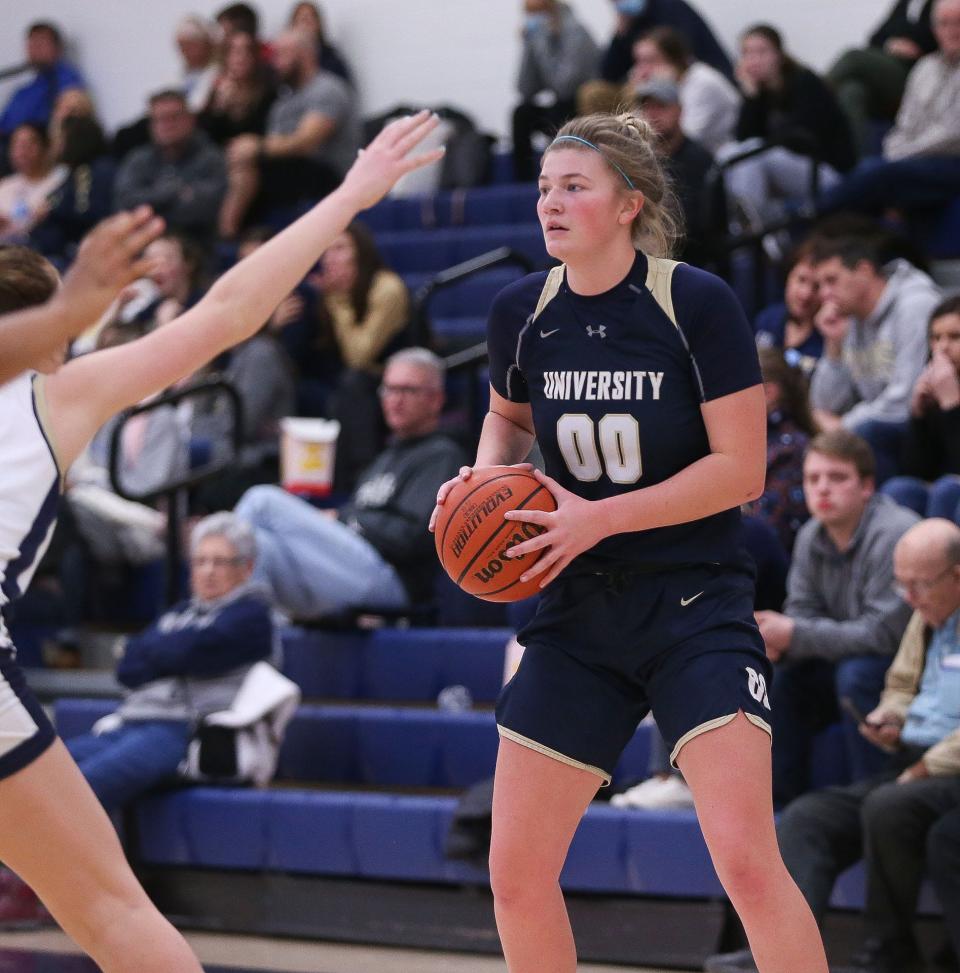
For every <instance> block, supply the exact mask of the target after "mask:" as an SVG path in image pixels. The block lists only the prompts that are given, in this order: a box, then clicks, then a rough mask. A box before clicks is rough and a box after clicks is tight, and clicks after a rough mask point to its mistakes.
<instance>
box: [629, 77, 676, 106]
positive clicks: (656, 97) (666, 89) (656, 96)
mask: <svg viewBox="0 0 960 973" xmlns="http://www.w3.org/2000/svg"><path fill="white" fill-rule="evenodd" d="M633 94H634V97H635V98H636V99H637V101H645V100H646V99H647V98H651V99H653V101H658V102H660V104H661V105H677V104H679V103H680V89H679V88H678V87H677V83H676V81H671V80H670V78H650V80H649V81H644V82H642V83H641V84H638V85H637V86H636V88H634V89H633Z"/></svg>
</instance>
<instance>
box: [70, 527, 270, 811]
mask: <svg viewBox="0 0 960 973" xmlns="http://www.w3.org/2000/svg"><path fill="white" fill-rule="evenodd" d="M255 557H256V542H255V540H254V536H253V531H252V530H251V529H250V528H249V527H247V525H246V524H244V523H243V522H242V521H241V520H238V519H237V518H236V517H234V515H233V514H230V513H218V514H213V515H212V516H210V517H206V518H205V519H204V520H201V521H200V522H199V523H198V524H197V526H196V527H195V528H194V531H193V534H192V536H191V539H190V586H191V589H192V591H193V594H192V596H191V597H190V598H188V599H187V600H185V601H181V602H179V603H178V604H176V605H174V606H173V607H172V608H171V609H170V610H169V611H167V612H165V613H164V614H163V615H161V616H160V618H158V619H157V621H155V622H154V623H153V624H152V625H150V627H149V628H147V629H146V630H145V631H143V632H141V633H140V634H139V635H134V636H131V637H130V638H129V639H127V642H126V646H125V647H124V652H123V655H122V656H121V657H120V661H119V662H118V664H117V680H118V681H119V682H120V683H121V684H122V685H123V686H125V687H126V688H127V690H128V694H127V696H126V698H125V699H124V701H123V703H122V704H121V706H120V708H119V710H117V714H116V715H117V716H118V717H119V720H120V722H119V725H118V726H117V727H116V728H115V729H111V730H108V731H107V732H103V733H96V732H93V733H87V734H83V735H82V736H77V737H73V738H71V739H70V740H67V741H66V744H67V749H68V750H69V751H70V754H71V756H72V757H73V759H74V760H76V762H77V764H78V766H79V767H80V771H81V773H82V774H83V776H84V777H85V778H86V779H87V783H88V784H89V785H90V786H91V788H93V792H94V794H96V795H97V797H98V798H99V799H100V802H101V803H102V804H103V806H104V807H105V808H106V809H107V810H108V811H114V810H117V809H118V808H121V807H123V806H124V805H125V804H127V803H128V802H130V801H132V800H133V799H134V798H136V797H138V796H139V795H140V794H142V793H144V792H145V791H147V790H150V789H151V788H152V787H155V786H156V785H157V784H160V783H162V782H164V781H166V780H170V779H173V778H175V777H176V773H177V768H178V767H179V766H180V763H181V762H182V761H183V759H184V757H185V756H186V754H187V744H188V743H189V742H190V736H191V733H192V732H193V730H194V729H195V728H196V726H197V724H198V723H199V721H200V720H202V719H203V717H205V716H207V715H209V714H210V713H215V712H217V711H218V710H223V709H229V707H230V704H231V703H232V702H233V699H234V697H235V696H236V695H237V692H238V691H239V689H240V686H241V684H242V683H243V679H244V676H245V675H246V673H247V671H248V670H249V668H250V666H252V665H253V664H254V663H255V662H259V661H261V660H264V661H271V660H274V661H278V658H277V657H278V653H279V642H278V639H277V634H276V631H275V629H274V624H273V616H272V609H271V605H270V596H269V592H268V591H267V590H266V589H265V588H264V587H262V586H261V585H259V584H257V583H256V582H253V581H251V574H252V572H253V565H254V560H255Z"/></svg>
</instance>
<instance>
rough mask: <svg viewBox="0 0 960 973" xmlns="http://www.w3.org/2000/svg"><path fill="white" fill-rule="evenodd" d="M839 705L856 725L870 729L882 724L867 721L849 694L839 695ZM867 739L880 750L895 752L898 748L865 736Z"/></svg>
mask: <svg viewBox="0 0 960 973" xmlns="http://www.w3.org/2000/svg"><path fill="white" fill-rule="evenodd" d="M840 706H841V708H842V709H843V710H844V712H845V713H847V714H848V715H849V716H851V717H852V718H853V720H854V722H856V724H857V726H868V727H870V729H871V730H879V729H880V727H881V726H883V725H884V724H882V723H880V724H877V723H869V722H868V721H867V718H866V716H864V715H863V713H862V712H861V711H860V708H859V707H858V706H857V704H856V703H855V702H854V701H853V700H852V699H851V698H850V697H849V696H841V697H840ZM867 739H868V740H870V742H871V743H872V744H873V745H874V746H875V747H879V748H880V749H881V750H883V751H884V752H886V753H896V752H897V750H898V749H899V748H898V747H895V746H891V745H890V744H888V743H880V742H879V740H877V739H871V738H870V737H867Z"/></svg>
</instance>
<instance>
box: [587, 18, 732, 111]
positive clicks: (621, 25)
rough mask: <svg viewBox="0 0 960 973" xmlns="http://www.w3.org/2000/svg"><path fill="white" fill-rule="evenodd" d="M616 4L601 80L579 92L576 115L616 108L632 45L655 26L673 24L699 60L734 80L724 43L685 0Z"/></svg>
mask: <svg viewBox="0 0 960 973" xmlns="http://www.w3.org/2000/svg"><path fill="white" fill-rule="evenodd" d="M613 5H614V7H615V8H616V11H617V25H616V29H615V31H614V34H613V37H612V38H611V39H610V43H609V45H608V46H607V49H606V51H604V52H603V56H602V59H601V61H600V79H599V80H597V81H589V82H587V84H585V85H583V86H582V87H581V89H580V91H579V92H578V93H577V114H579V115H588V114H591V113H593V112H612V111H615V110H616V108H617V106H618V105H619V104H620V102H621V100H622V94H621V92H622V90H623V85H624V84H625V83H626V81H627V76H628V74H629V73H630V67H631V64H632V62H633V58H632V49H633V44H634V42H635V41H636V40H637V38H639V37H641V36H642V35H643V34H646V33H647V32H648V31H651V30H653V28H654V27H672V28H673V29H674V30H675V31H676V32H677V33H678V34H680V35H681V36H682V37H683V38H684V39H685V40H686V41H687V43H688V44H689V45H690V49H691V50H692V51H693V54H694V56H695V57H696V59H697V60H698V61H704V62H705V63H707V64H709V65H710V66H711V67H713V68H716V69H717V70H718V71H719V72H720V73H721V74H723V75H725V76H726V77H728V78H730V79H731V80H732V78H733V67H732V66H731V64H730V58H729V57H728V56H727V52H726V51H725V50H724V49H723V45H721V44H720V42H719V41H718V40H717V38H716V36H715V35H714V33H713V31H712V30H711V29H710V26H709V25H708V24H707V22H706V21H705V20H704V19H703V17H701V16H700V14H699V13H697V11H696V10H695V9H694V8H693V7H692V6H691V5H690V4H689V3H687V2H686V0H613Z"/></svg>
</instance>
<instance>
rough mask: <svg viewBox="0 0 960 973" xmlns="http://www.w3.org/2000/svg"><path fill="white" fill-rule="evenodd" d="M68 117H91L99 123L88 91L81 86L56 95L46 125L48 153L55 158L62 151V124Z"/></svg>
mask: <svg viewBox="0 0 960 973" xmlns="http://www.w3.org/2000/svg"><path fill="white" fill-rule="evenodd" d="M68 118H92V119H93V120H94V121H95V122H97V124H98V125H100V124H101V123H100V120H99V119H98V118H97V111H96V108H94V105H93V99H92V98H91V97H90V92H88V91H86V90H84V89H83V88H67V90H66V91H62V92H61V93H60V94H59V95H58V96H57V100H56V102H55V103H54V106H53V114H52V115H51V116H50V124H49V126H48V127H47V137H48V138H49V140H50V153H51V155H52V156H53V158H55V159H56V158H57V157H58V156H59V155H60V153H61V152H62V151H63V124H64V122H65V121H66V120H67V119H68ZM101 127H102V125H101Z"/></svg>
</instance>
